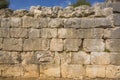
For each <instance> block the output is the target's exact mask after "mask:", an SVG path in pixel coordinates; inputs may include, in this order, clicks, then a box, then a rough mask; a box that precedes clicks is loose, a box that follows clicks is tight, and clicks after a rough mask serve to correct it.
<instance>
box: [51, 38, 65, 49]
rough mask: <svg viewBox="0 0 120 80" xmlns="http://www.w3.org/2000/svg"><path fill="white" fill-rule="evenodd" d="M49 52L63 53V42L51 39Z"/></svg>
mask: <svg viewBox="0 0 120 80" xmlns="http://www.w3.org/2000/svg"><path fill="white" fill-rule="evenodd" d="M50 50H51V51H63V40H62V39H52V40H51V43H50Z"/></svg>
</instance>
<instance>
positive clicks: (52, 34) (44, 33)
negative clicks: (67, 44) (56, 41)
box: [41, 28, 57, 38]
mask: <svg viewBox="0 0 120 80" xmlns="http://www.w3.org/2000/svg"><path fill="white" fill-rule="evenodd" d="M41 37H42V38H56V37H57V29H50V28H43V29H41Z"/></svg>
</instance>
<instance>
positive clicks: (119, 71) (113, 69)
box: [106, 65, 120, 79]
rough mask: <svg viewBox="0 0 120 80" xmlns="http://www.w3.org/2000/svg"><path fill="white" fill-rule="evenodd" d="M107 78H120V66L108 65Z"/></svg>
mask: <svg viewBox="0 0 120 80" xmlns="http://www.w3.org/2000/svg"><path fill="white" fill-rule="evenodd" d="M106 77H107V78H117V79H118V78H120V66H115V65H108V66H107V67H106Z"/></svg>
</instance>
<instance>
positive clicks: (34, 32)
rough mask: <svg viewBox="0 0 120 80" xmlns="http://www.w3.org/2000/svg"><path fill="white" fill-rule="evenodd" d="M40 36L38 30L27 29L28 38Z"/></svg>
mask: <svg viewBox="0 0 120 80" xmlns="http://www.w3.org/2000/svg"><path fill="white" fill-rule="evenodd" d="M39 37H40V30H39V29H33V28H31V29H30V30H29V38H39Z"/></svg>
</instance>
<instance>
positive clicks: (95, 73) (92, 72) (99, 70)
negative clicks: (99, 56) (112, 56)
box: [86, 65, 105, 78]
mask: <svg viewBox="0 0 120 80" xmlns="http://www.w3.org/2000/svg"><path fill="white" fill-rule="evenodd" d="M86 76H87V77H89V78H97V77H99V78H105V66H101V65H88V66H87V67H86Z"/></svg>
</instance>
